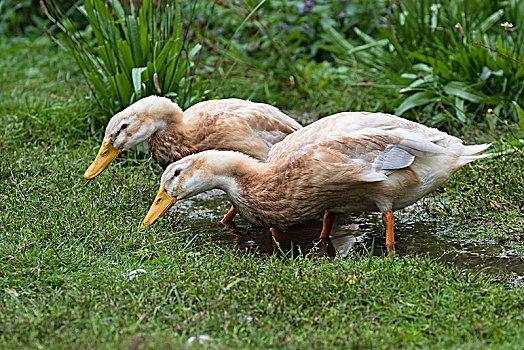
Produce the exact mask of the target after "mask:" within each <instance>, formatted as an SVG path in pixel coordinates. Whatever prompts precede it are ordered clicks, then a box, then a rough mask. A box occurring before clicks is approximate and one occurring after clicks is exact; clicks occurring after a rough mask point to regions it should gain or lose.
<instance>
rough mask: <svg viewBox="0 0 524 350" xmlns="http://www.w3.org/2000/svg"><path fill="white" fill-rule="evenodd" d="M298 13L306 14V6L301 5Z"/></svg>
mask: <svg viewBox="0 0 524 350" xmlns="http://www.w3.org/2000/svg"><path fill="white" fill-rule="evenodd" d="M298 12H300V13H304V5H299V6H298Z"/></svg>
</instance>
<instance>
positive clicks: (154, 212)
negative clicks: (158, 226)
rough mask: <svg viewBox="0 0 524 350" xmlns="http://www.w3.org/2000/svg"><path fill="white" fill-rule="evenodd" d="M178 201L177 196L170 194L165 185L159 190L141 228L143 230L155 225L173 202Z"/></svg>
mask: <svg viewBox="0 0 524 350" xmlns="http://www.w3.org/2000/svg"><path fill="white" fill-rule="evenodd" d="M176 201H177V199H176V198H173V197H171V196H169V195H168V194H167V192H166V190H165V189H164V186H162V188H161V189H160V191H158V193H157V195H156V198H155V201H154V202H153V204H151V208H149V211H148V212H147V215H146V217H145V218H144V220H143V221H142V225H140V229H141V230H143V229H145V228H148V227H149V226H151V225H153V224H154V223H155V222H156V221H157V220H158V219H159V218H161V217H162V216H163V215H164V214H165V213H166V212H167V211H168V210H169V208H171V206H172V205H173V204H175V203H176Z"/></svg>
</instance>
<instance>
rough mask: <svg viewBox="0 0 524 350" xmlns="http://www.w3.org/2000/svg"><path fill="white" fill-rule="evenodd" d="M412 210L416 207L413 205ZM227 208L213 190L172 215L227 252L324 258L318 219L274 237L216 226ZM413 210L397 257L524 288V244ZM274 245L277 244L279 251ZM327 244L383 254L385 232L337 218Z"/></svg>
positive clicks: (399, 223) (375, 219)
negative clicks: (474, 233) (431, 261)
mask: <svg viewBox="0 0 524 350" xmlns="http://www.w3.org/2000/svg"><path fill="white" fill-rule="evenodd" d="M415 205H416V204H415ZM229 207H230V203H229V202H228V201H227V198H226V196H225V195H223V194H222V192H221V191H218V190H214V191H210V192H207V193H205V194H201V195H198V196H196V197H193V198H191V199H187V200H183V201H180V202H178V203H177V204H176V205H175V206H174V209H171V213H169V214H167V215H166V216H165V217H164V220H165V219H166V218H168V217H169V216H170V215H173V210H174V211H175V212H176V213H178V214H179V217H181V218H184V219H183V225H184V226H188V227H190V228H191V229H192V231H194V232H201V233H205V234H206V236H209V235H210V236H211V238H212V239H213V241H214V242H217V243H218V244H221V245H223V246H226V247H229V248H230V249H236V250H240V251H246V252H258V253H260V254H272V253H274V252H275V250H281V251H283V252H284V253H288V254H289V252H290V251H292V254H295V255H297V254H308V253H310V254H319V255H326V252H325V250H324V246H323V244H322V243H320V242H318V237H319V234H320V231H321V228H322V218H321V216H319V218H318V220H316V221H314V222H311V223H307V224H301V225H299V226H296V227H293V228H290V229H288V230H286V231H284V232H282V235H281V236H280V237H273V236H272V235H271V232H270V231H269V229H263V228H259V227H255V226H252V225H250V224H248V223H247V222H245V221H244V220H243V219H242V218H240V217H239V216H237V217H235V219H234V224H233V225H230V226H228V227H225V226H224V225H222V224H219V223H218V222H219V221H220V219H221V218H222V216H223V215H225V213H226V212H227V210H228V209H229ZM412 212H413V209H411V210H410V209H407V210H404V211H400V212H397V213H395V248H396V254H398V255H400V256H404V255H411V256H413V255H428V256H429V257H431V258H437V259H439V260H440V261H445V262H450V263H453V264H455V265H456V266H458V267H459V268H467V269H473V270H481V269H482V270H483V271H486V272H490V273H494V274H500V275H506V276H507V275H511V276H512V278H511V280H513V281H514V282H513V283H514V284H515V286H524V248H523V246H524V245H523V244H522V243H520V244H518V243H516V242H509V243H504V244H501V243H500V242H498V241H496V240H493V241H486V240H482V241H480V240H478V239H476V238H468V234H467V232H460V225H457V223H455V222H453V218H450V217H438V218H430V217H428V215H420V213H417V214H413V213H412ZM275 240H278V241H279V247H277V246H276V244H275ZM331 241H332V243H333V245H334V247H335V249H336V251H337V255H338V256H347V255H350V254H352V253H355V252H365V253H368V254H369V252H371V251H372V250H373V254H374V255H381V254H385V251H386V247H385V231H384V228H383V224H382V220H381V215H380V214H379V213H369V214H363V215H351V214H347V215H338V216H337V218H336V221H335V225H334V227H333V231H332V236H331Z"/></svg>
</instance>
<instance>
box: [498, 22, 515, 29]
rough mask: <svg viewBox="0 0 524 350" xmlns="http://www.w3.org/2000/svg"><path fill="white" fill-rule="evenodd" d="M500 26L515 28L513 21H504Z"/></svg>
mask: <svg viewBox="0 0 524 350" xmlns="http://www.w3.org/2000/svg"><path fill="white" fill-rule="evenodd" d="M500 26H501V27H504V29H508V28H513V23H509V22H504V23H502V24H501V25H500Z"/></svg>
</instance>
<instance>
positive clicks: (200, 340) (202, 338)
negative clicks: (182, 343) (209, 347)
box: [187, 334, 213, 344]
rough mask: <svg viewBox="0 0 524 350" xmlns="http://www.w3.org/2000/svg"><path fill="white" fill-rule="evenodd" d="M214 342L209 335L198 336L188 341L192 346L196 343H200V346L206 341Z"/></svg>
mask: <svg viewBox="0 0 524 350" xmlns="http://www.w3.org/2000/svg"><path fill="white" fill-rule="evenodd" d="M211 340H213V338H211V337H210V336H209V335H207V334H203V335H199V336H196V337H191V338H189V339H188V340H187V344H191V343H193V342H195V341H198V343H199V344H204V342H206V341H211Z"/></svg>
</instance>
